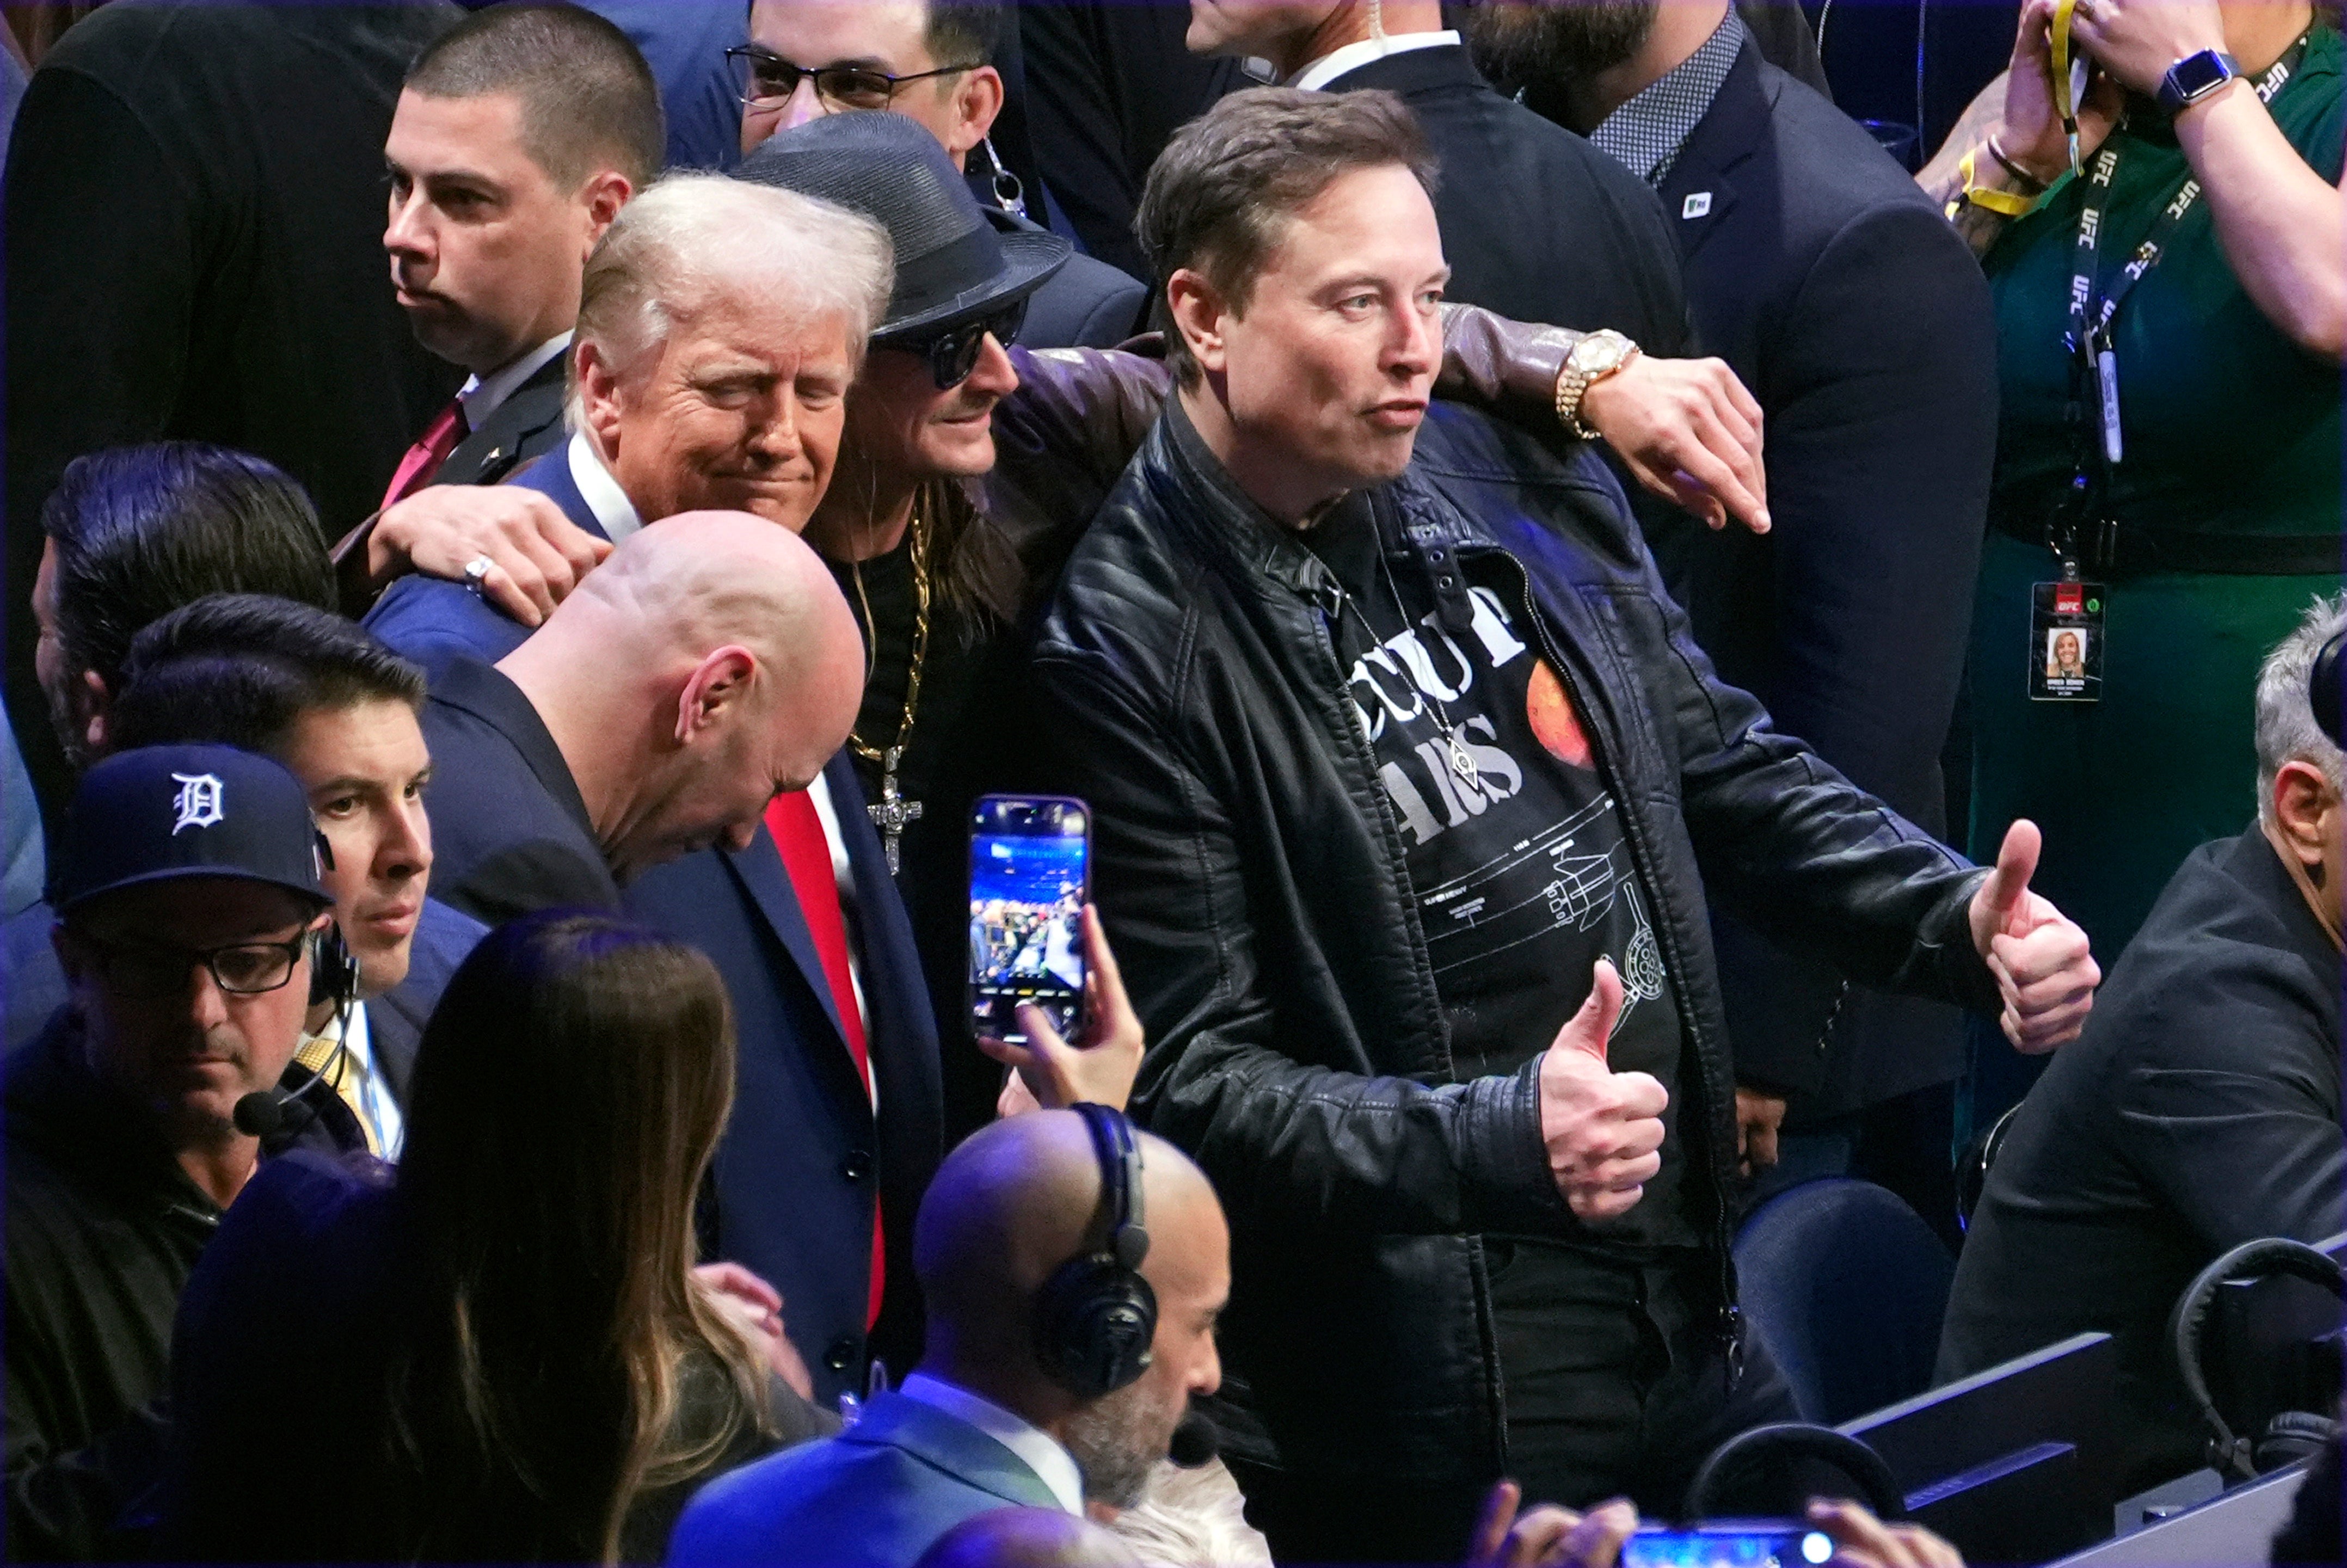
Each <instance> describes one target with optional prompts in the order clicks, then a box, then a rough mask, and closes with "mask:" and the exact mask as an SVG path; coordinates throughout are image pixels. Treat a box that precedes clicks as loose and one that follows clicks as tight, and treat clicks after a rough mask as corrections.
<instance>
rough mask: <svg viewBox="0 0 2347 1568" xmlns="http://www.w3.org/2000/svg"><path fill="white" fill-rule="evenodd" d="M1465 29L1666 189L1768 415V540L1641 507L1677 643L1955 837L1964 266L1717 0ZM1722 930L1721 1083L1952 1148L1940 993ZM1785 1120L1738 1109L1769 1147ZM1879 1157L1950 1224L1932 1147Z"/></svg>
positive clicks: (1764, 1152) (1935, 228)
mask: <svg viewBox="0 0 2347 1568" xmlns="http://www.w3.org/2000/svg"><path fill="white" fill-rule="evenodd" d="M1468 26H1469V30H1470V32H1471V35H1472V36H1474V38H1475V40H1476V44H1477V47H1478V51H1479V54H1480V55H1481V57H1482V58H1483V59H1484V60H1485V62H1486V64H1487V66H1488V67H1490V68H1491V69H1492V70H1493V71H1495V72H1496V73H1497V74H1498V75H1499V76H1500V77H1501V79H1502V85H1503V86H1505V85H1521V86H1522V87H1523V88H1524V97H1525V101H1526V102H1527V103H1529V104H1531V105H1532V106H1533V107H1534V108H1540V109H1541V110H1542V112H1544V113H1547V114H1549V115H1551V116H1552V117H1553V118H1558V119H1560V120H1561V121H1562V122H1563V123H1564V124H1566V125H1569V126H1572V127H1573V128H1576V129H1579V130H1582V131H1584V132H1586V133H1587V134H1588V135H1589V136H1590V137H1591V138H1592V139H1593V140H1594V142H1595V143H1596V145H1597V146H1598V147H1600V148H1602V149H1605V150H1607V151H1608V152H1610V153H1612V154H1614V156H1615V157H1616V158H1618V159H1621V160H1622V161H1623V162H1624V164H1625V165H1626V166H1627V167H1628V168H1629V169H1631V170H1632V171H1633V172H1634V173H1635V174H1637V175H1639V176H1642V177H1644V178H1645V179H1647V180H1648V181H1649V182H1650V183H1652V184H1653V185H1654V186H1655V189H1656V190H1658V191H1659V192H1660V193H1661V195H1662V198H1663V206H1664V210H1665V213H1666V215H1667V218H1668V221H1669V222H1670V224H1671V226H1672V227H1673V228H1674V229H1675V230H1676V233H1677V236H1678V241H1679V247H1680V249H1681V251H1683V252H1684V254H1685V257H1686V288H1687V297H1688V301H1689V302H1690V304H1691V305H1692V306H1693V308H1694V312H1695V319H1696V333H1697V335H1698V336H1699V337H1700V339H1701V340H1702V343H1703V344H1704V347H1705V348H1706V351H1707V352H1710V353H1713V354H1718V355H1720V356H1721V357H1722V358H1724V359H1726V360H1727V363H1728V364H1729V365H1730V366H1732V367H1733V368H1734V369H1735V371H1736V373H1737V375H1738V376H1739V377H1741V378H1742V380H1743V382H1744V384H1746V385H1747V386H1748V387H1750V388H1751V389H1752V391H1753V393H1754V394H1755V395H1757V396H1758V399H1759V401H1760V405H1761V407H1762V409H1763V410H1764V411H1765V413H1766V415H1767V428H1768V464H1767V466H1768V499H1769V507H1770V510H1771V512H1772V514H1773V516H1774V518H1775V519H1776V522H1777V525H1778V526H1777V528H1776V530H1775V531H1774V532H1773V533H1771V534H1769V535H1768V537H1766V538H1754V537H1750V536H1748V535H1744V534H1740V533H1739V534H1736V535H1734V536H1732V537H1714V536H1711V535H1708V534H1706V533H1705V531H1704V530H1702V529H1700V528H1696V527H1694V526H1693V525H1692V524H1690V523H1688V522H1687V521H1686V519H1684V518H1673V517H1669V516H1662V517H1650V518H1647V519H1646V524H1647V529H1648V533H1649V537H1650V538H1651V540H1652V543H1653V545H1654V548H1655V557H1656V559H1657V561H1658V563H1659V564H1660V565H1661V567H1662V569H1663V572H1664V577H1665V581H1666V582H1667V583H1668V584H1669V585H1670V588H1671V589H1672V592H1673V593H1674V594H1675V595H1676V597H1677V598H1678V599H1679V600H1680V601H1681V602H1682V603H1683V604H1684V605H1685V606H1686V610H1687V612H1688V615H1689V617H1690V618H1691V620H1693V623H1694V627H1695V632H1696V640H1697V641H1699V642H1700V643H1701V644H1702V645H1703V648H1704V650H1705V651H1706V652H1707V653H1709V654H1710V655H1711V656H1712V659H1713V660H1714V661H1715V662H1716V663H1717V666H1718V669H1719V672H1720V674H1721V675H1722V677H1723V678H1725V679H1726V680H1727V681H1728V682H1731V683H1732V684H1735V685H1738V686H1742V687H1744V688H1746V689H1747V690H1749V691H1750V692H1753V693H1754V694H1755V695H1757V696H1758V697H1759V698H1760V699H1761V701H1762V702H1764V703H1766V704H1767V706H1768V710H1769V712H1771V713H1772V714H1774V715H1775V717H1776V719H1777V722H1778V724H1779V725H1780V726H1781V727H1782V728H1783V729H1784V730H1786V731H1787V732H1788V733H1792V734H1798V735H1801V736H1803V737H1804V738H1806V739H1807V740H1809V742H1810V743H1811V744H1813V745H1814V746H1816V748H1817V749H1818V752H1819V754H1820V755H1822V756H1823V757H1824V758H1825V759H1826V760H1827V761H1828V762H1829V763H1831V764H1834V765H1835V766H1836V767H1838V768H1840V770H1842V772H1844V773H1845V774H1848V775H1849V776H1850V779H1851V780H1852V781H1853V782H1854V783H1856V784H1860V786H1861V787H1863V788H1865V789H1867V790H1870V791H1871V792H1873V793H1874V794H1877V795H1879V796H1881V798H1882V799H1884V800H1885V801H1887V802H1889V803H1890V804H1891V806H1893V807H1894V808H1895V809H1897V810H1898V811H1899V812H1900V813H1901V814H1902V815H1905V816H1907V817H1908V818H1909V819H1910V820H1911V821H1913V822H1915V823H1917V824H1919V825H1922V826H1924V827H1926V828H1928V829H1930V830H1932V832H1934V833H1939V834H1944V833H1945V831H1946V823H1945V810H1944V801H1943V799H1942V791H1941V781H1940V770H1939V757H1940V751H1941V747H1942V744H1943V743H1944V742H1945V740H1946V737H1947V730H1948V723H1949V720H1950V716H1951V714H1952V712H1953V708H1954V703H1955V695H1956V689H1957V684H1958V682H1959V681H1960V679H1961V678H1962V674H1963V660H1964V645H1965V640H1966V637H1967V634H1968V629H1969V625H1970V620H1969V616H1970V604H1971V593H1972V583H1973V575H1974V571H1975V569H1976V567H1977V565H1978V560H1979V548H1980V538H1981V528H1982V518H1983V515H1984V508H1985V506H1986V498H1987V493H1988V489H1987V487H1988V479H1989V472H1990V465H1991V462H1992V460H1993V455H1994V446H1995V430H1996V374H1995V343H1996V328H1995V322H1994V319H1993V316H1992V314H1991V312H1990V306H1989V299H1988V291H1987V286H1986V284H1985V283H1984V282H1983V280H1982V278H1981V276H1980V269H1979V267H1978V266H1977V265H1976V264H1975V263H1974V262H1973V260H1972V258H1971V256H1970V255H1969V253H1968V252H1967V251H1965V249H1964V247H1963V244H1962V242H1961V241H1956V239H1955V237H1954V236H1953V235H1952V233H1951V232H1950V231H1949V230H1948V228H1947V225H1946V223H1945V222H1944V220H1941V219H1940V216H1939V214H1938V213H1936V212H1935V211H1933V210H1932V207H1931V203H1930V202H1929V201H1928V200H1918V199H1917V198H1918V194H1919V193H1918V191H1917V190H1915V188H1914V183H1913V181H1912V180H1911V179H1908V178H1907V176H1906V175H1905V173H1904V172H1903V171H1902V170H1901V169H1899V168H1898V166H1897V165H1896V164H1894V163H1893V162H1892V161H1891V159H1890V158H1889V156H1888V155H1886V154H1885V153H1884V152H1883V151H1882V150H1881V148H1879V147H1878V146H1876V145H1875V143H1874V141H1873V140H1872V138H1870V137H1869V136H1868V135H1867V134H1866V132H1865V131H1864V130H1863V129H1861V128H1860V127H1859V126H1858V125H1856V124H1855V123H1853V122H1852V121H1850V119H1849V118H1846V117H1845V116H1843V115H1841V114H1840V113H1839V112H1838V111H1836V110H1835V109H1834V108H1833V107H1832V105H1830V104H1829V103H1828V102H1827V101H1826V100H1825V99H1823V98H1822V97H1819V96H1818V95H1817V94H1815V93H1814V92H1812V91H1810V90H1809V88H1807V87H1803V86H1802V85H1801V84H1800V83H1799V82H1798V81H1795V80H1794V79H1792V78H1791V77H1788V76H1787V75H1786V74H1785V73H1784V72H1782V71H1780V70H1778V69H1777V68H1776V67H1772V66H1770V65H1768V64H1767V63H1766V62H1765V61H1764V60H1763V59H1762V58H1761V57H1760V55H1759V52H1758V47H1757V46H1756V45H1755V44H1754V43H1753V42H1752V41H1751V39H1750V37H1749V36H1748V35H1747V33H1746V31H1745V29H1744V26H1743V24H1742V22H1741V21H1740V20H1739V19H1738V18H1737V16H1736V15H1734V14H1733V13H1732V12H1731V11H1730V9H1729V7H1728V5H1727V0H1708V3H1707V4H1696V5H1655V4H1652V3H1645V4H1641V3H1636V0H1592V3H1590V4H1584V5H1566V6H1529V5H1498V6H1479V7H1478V8H1476V9H1475V10H1474V11H1472V12H1471V13H1470V15H1469V22H1468ZM1715 929H1716V933H1717V941H1718V946H1719V956H1720V965H1721V970H1722V979H1723V982H1724V988H1725V990H1726V993H1727V1018H1728V1026H1729V1032H1730V1034H1731V1036H1732V1037H1733V1039H1734V1040H1735V1042H1736V1057H1737V1073H1738V1079H1739V1081H1740V1082H1742V1083H1744V1084H1746V1085H1747V1086H1750V1087H1752V1088H1754V1089H1758V1090H1765V1091H1768V1095H1769V1096H1772V1097H1773V1096H1782V1095H1789V1096H1791V1099H1792V1103H1793V1109H1792V1112H1791V1113H1790V1115H1789V1117H1788V1123H1787V1124H1788V1126H1791V1127H1795V1128H1800V1127H1808V1128H1810V1129H1814V1130H1817V1131H1819V1132H1825V1133H1831V1134H1835V1135H1837V1140H1836V1143H1834V1144H1832V1145H1829V1146H1828V1147H1827V1148H1826V1149H1825V1150H1824V1151H1823V1157H1824V1158H1826V1159H1829V1160H1830V1159H1832V1158H1834V1156H1835V1155H1836V1154H1837V1153H1839V1156H1840V1159H1841V1160H1843V1161H1847V1159H1848V1158H1849V1150H1850V1144H1851V1143H1852V1142H1854V1141H1860V1140H1862V1139H1863V1138H1864V1136H1865V1135H1866V1133H1867V1132H1869V1131H1870V1130H1871V1129H1870V1121H1871V1122H1887V1123H1890V1124H1891V1125H1890V1126H1889V1127H1887V1128H1885V1129H1884V1130H1886V1131H1891V1132H1894V1134H1896V1136H1894V1138H1893V1139H1892V1140H1891V1141H1892V1142H1893V1143H1897V1144H1903V1145H1906V1146H1909V1147H1912V1148H1927V1147H1930V1146H1932V1145H1933V1144H1934V1143H1936V1145H1937V1146H1938V1147H1940V1148H1944V1147H1945V1146H1946V1144H1947V1143H1948V1128H1947V1121H1946V1118H1947V1115H1948V1112H1949V1105H1950V1098H1949V1090H1948V1086H1949V1085H1950V1084H1952V1081H1953V1080H1954V1079H1955V1078H1956V1077H1957V1076H1958V1075H1959V1074H1960V1073H1961V1072H1962V1071H1963V1035H1962V1032H1961V1026H1960V1023H1959V1020H1957V1018H1956V1017H1955V1015H1954V1013H1953V1012H1952V1009H1946V1008H1942V1007H1938V1006H1935V1005H1934V1004H1932V1003H1927V1002H1914V1001H1903V1000H1893V999H1888V998H1884V997H1880V996H1876V995H1873V994H1869V993H1860V992H1854V991H1849V990H1847V989H1845V987H1844V986H1843V984H1842V982H1841V981H1840V979H1839V977H1837V976H1836V975H1835V974H1834V973H1832V972H1831V971H1830V970H1829V969H1828V968H1824V967H1823V966H1820V965H1819V964H1816V963H1813V962H1809V961H1806V960H1799V959H1795V958H1790V957H1788V955H1786V954H1784V953H1782V952H1780V951H1779V950H1778V949H1777V948H1773V947H1770V946H1768V945H1767V944H1765V943H1764V942H1763V941H1762V940H1761V939H1760V938H1758V937H1757V936H1755V935H1754V934H1753V933H1752V932H1751V931H1750V930H1749V929H1748V928H1747V927H1743V926H1740V925H1737V924H1736V923H1734V922H1732V921H1729V920H1726V919H1721V920H1717V921H1716V922H1715ZM1776 1109H1777V1108H1776V1107H1775V1106H1774V1105H1771V1104H1769V1103H1768V1102H1767V1101H1766V1100H1762V1099H1752V1098H1747V1108H1746V1116H1745V1121H1746V1122H1747V1129H1749V1130H1751V1131H1755V1132H1760V1134H1761V1137H1760V1148H1759V1151H1758V1153H1759V1156H1760V1158H1762V1159H1764V1160H1765V1159H1766V1158H1767V1157H1768V1155H1769V1154H1770V1153H1773V1150H1772V1149H1771V1148H1770V1147H1769V1145H1770V1144H1771V1143H1773V1137H1772V1136H1771V1135H1770V1134H1769V1133H1768V1131H1767V1129H1768V1123H1769V1121H1770V1118H1771V1116H1772V1115H1773V1114H1774V1113H1775V1112H1776ZM1862 1111H1863V1112H1868V1113H1869V1114H1868V1115H1863V1116H1862V1115H1860V1114H1858V1113H1859V1112H1862ZM1918 1122H1920V1123H1921V1124H1922V1127H1924V1128H1927V1129H1930V1128H1935V1131H1919V1130H1917V1124H1918ZM1869 1173H1870V1174H1873V1175H1875V1176H1876V1178H1877V1179H1879V1180H1882V1181H1884V1182H1886V1183H1887V1184H1891V1185H1892V1186H1894V1187H1895V1188H1897V1189H1899V1190H1901V1192H1902V1194H1903V1195H1907V1196H1909V1197H1910V1199H1911V1201H1913V1202H1914V1203H1915V1204H1916V1205H1917V1206H1918V1207H1919V1208H1921V1209H1922V1210H1923V1211H1924V1212H1925V1213H1926V1214H1930V1215H1932V1217H1933V1218H1934V1219H1938V1220H1940V1221H1941V1223H1942V1225H1943V1226H1947V1225H1950V1224H1951V1223H1952V1209H1953V1202H1952V1181H1951V1179H1950V1177H1949V1174H1948V1171H1947V1166H1946V1163H1945V1162H1944V1161H1938V1160H1932V1159H1928V1158H1926V1159H1924V1160H1922V1161H1919V1162H1916V1163H1913V1164H1912V1165H1910V1166H1905V1167H1900V1166H1892V1167H1888V1168H1886V1167H1874V1168H1871V1169H1870V1171H1869Z"/></svg>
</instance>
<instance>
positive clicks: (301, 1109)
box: [229, 833, 359, 1151]
mask: <svg viewBox="0 0 2347 1568" xmlns="http://www.w3.org/2000/svg"><path fill="white" fill-rule="evenodd" d="M315 842H316V847H317V853H318V856H319V858H320V860H321V861H322V862H323V864H324V865H325V866H333V863H334V852H333V849H331V848H330V847H328V845H327V844H326V835H324V834H323V833H322V834H319V835H317V838H316V841H315ZM358 995H359V962H358V959H357V958H355V957H354V955H353V954H352V952H351V949H350V945H349V944H348V943H347V942H344V941H343V929H342V927H340V926H338V925H336V924H334V923H333V921H331V920H329V921H328V922H327V923H326V925H325V927H323V929H321V930H318V931H315V932H313V933H312V934H311V937H310V1005H311V1006H312V1007H313V1008H314V1007H321V1006H323V1005H325V1004H326V1003H329V1002H331V1003H333V1008H334V1012H335V1015H336V1017H337V1018H338V1020H340V1027H339V1028H338V1029H337V1030H335V1034H336V1037H337V1038H336V1040H335V1041H334V1050H333V1055H331V1056H329V1057H327V1059H326V1060H325V1061H323V1062H321V1063H320V1064H319V1065H318V1066H316V1067H314V1068H313V1069H311V1071H310V1076H309V1078H308V1079H307V1080H305V1081H303V1082H302V1086H301V1087H300V1088H299V1089H292V1090H288V1089H285V1088H283V1087H282V1086H281V1087H279V1088H275V1089H259V1090H255V1091H253V1092H251V1094H247V1095H244V1096H242V1097H241V1098H240V1099H239V1100H238V1101H237V1102H236V1106H235V1109H234V1110H232V1111H231V1112H229V1120H230V1121H231V1122H234V1123H235V1125H236V1130H237V1131H238V1132H241V1133H243V1134H244V1135H245V1136H246V1137H248V1138H258V1139H260V1140H261V1142H262V1143H264V1144H266V1145H268V1146H269V1147H270V1148H271V1149H272V1151H273V1150H278V1149H282V1148H283V1147H284V1146H285V1145H286V1144H288V1143H292V1141H293V1140H294V1139H295V1138H298V1137H300V1136H301V1135H302V1130H303V1129H304V1128H306V1127H308V1126H309V1125H310V1123H311V1122H315V1121H316V1120H317V1119H318V1112H317V1111H316V1110H315V1109H314V1108H313V1107H312V1106H310V1105H307V1104H305V1103H303V1101H302V1097H303V1096H304V1095H306V1094H308V1093H309V1092H310V1091H312V1090H313V1089H315V1088H317V1087H318V1085H319V1084H321V1083H323V1082H324V1081H326V1075H327V1073H328V1071H330V1070H331V1069H332V1068H333V1065H334V1063H335V1061H337V1060H338V1059H339V1058H341V1057H342V1056H343V1055H344V1054H345V1053H347V1052H348V1050H349V1049H350V1036H351V1030H350V1022H351V1020H350V1013H351V1009H352V1008H353V1007H354V1006H355V1005H356V1004H357V1002H358Z"/></svg>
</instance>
